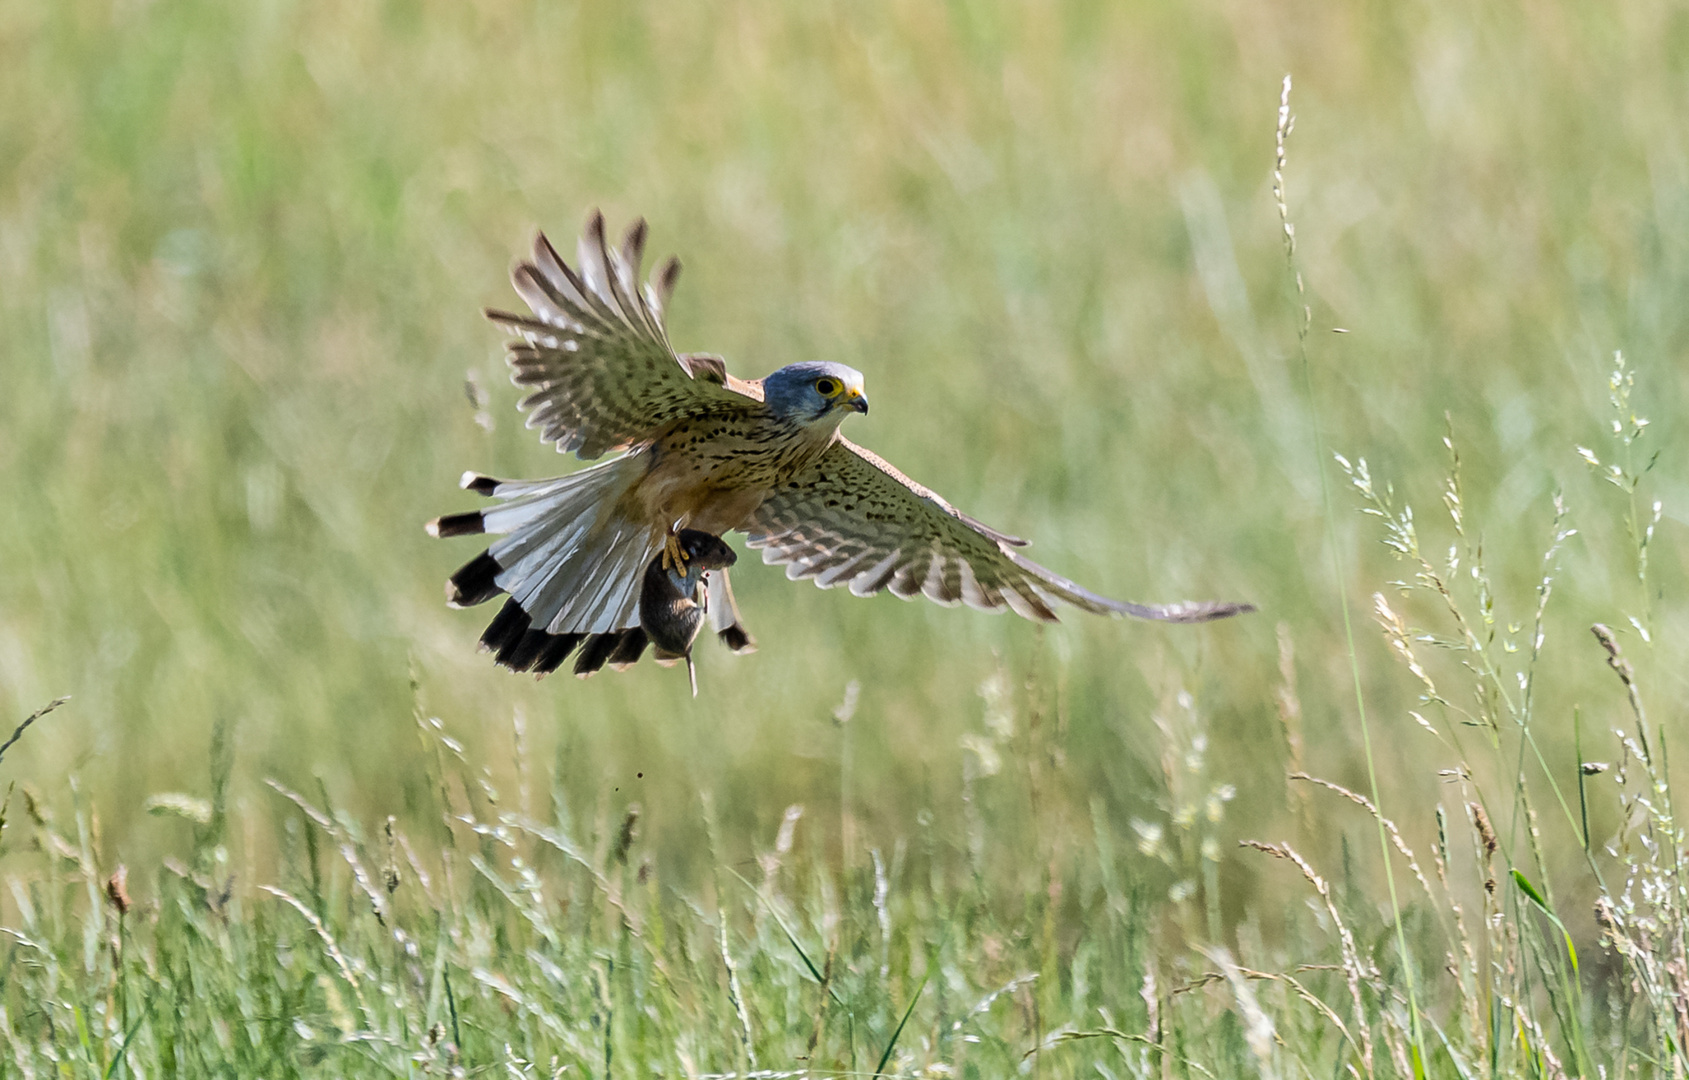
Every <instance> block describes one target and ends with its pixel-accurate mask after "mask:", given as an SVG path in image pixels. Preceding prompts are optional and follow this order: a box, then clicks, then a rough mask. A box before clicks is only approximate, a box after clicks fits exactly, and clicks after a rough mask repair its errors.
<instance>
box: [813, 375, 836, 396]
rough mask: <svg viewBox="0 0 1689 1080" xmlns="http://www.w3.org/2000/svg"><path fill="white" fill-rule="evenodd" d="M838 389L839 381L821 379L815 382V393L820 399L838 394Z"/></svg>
mask: <svg viewBox="0 0 1689 1080" xmlns="http://www.w3.org/2000/svg"><path fill="white" fill-rule="evenodd" d="M839 389H840V387H839V380H837V379H827V378H822V379H816V380H815V392H816V393H817V394H820V395H821V396H822V397H832V396H833V395H834V394H837V393H838V392H839Z"/></svg>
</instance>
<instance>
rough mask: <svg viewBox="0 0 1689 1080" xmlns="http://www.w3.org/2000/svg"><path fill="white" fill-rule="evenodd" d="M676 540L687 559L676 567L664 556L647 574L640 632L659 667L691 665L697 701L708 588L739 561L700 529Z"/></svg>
mask: <svg viewBox="0 0 1689 1080" xmlns="http://www.w3.org/2000/svg"><path fill="white" fill-rule="evenodd" d="M675 539H676V540H677V541H678V543H679V544H680V551H681V554H682V555H684V556H685V559H684V560H682V561H679V562H676V561H675V560H673V559H669V558H665V557H664V556H663V555H659V556H657V557H656V558H655V559H652V560H651V565H650V566H647V567H646V568H645V582H644V584H643V585H641V586H640V590H639V627H640V629H641V630H643V631H645V636H646V637H648V638H650V639H651V645H652V653H653V654H654V655H655V656H656V658H657V663H659V664H673V663H675V662H676V661H679V660H685V661H686V676H687V678H688V679H689V680H691V683H692V696H693V697H697V696H698V670H697V668H695V667H693V666H692V643H693V642H694V641H697V640H698V632H699V631H700V630H702V629H703V628H704V612H705V608H706V607H707V606H708V604H709V591H708V586H707V584H706V582H707V579H708V578H709V573H710V571H711V570H722V571H725V570H726V569H727V568H728V567H729V566H732V565H733V564H734V563H735V562H737V561H738V560H739V556H738V555H737V554H735V553H734V551H733V549H732V548H730V547H728V546H727V544H726V542H725V541H723V540H722V538H721V537H719V536H711V535H710V534H709V533H704V532H699V531H698V530H697V529H682V530H680V533H679V534H678V535H677V536H676V538H675ZM665 554H666V552H665ZM700 590H702V594H701V595H700Z"/></svg>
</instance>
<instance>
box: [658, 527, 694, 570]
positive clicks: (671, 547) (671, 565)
mask: <svg viewBox="0 0 1689 1080" xmlns="http://www.w3.org/2000/svg"><path fill="white" fill-rule="evenodd" d="M679 524H680V523H679V522H675V524H674V525H670V526H669V535H668V538H667V539H666V540H664V541H663V569H664V570H665V571H668V572H670V573H676V574H680V575H681V576H682V577H684V576H685V575H686V560H687V559H688V558H689V557H690V556H688V555H687V554H686V549H685V548H683V547H681V546H680V529H679V527H678V526H679Z"/></svg>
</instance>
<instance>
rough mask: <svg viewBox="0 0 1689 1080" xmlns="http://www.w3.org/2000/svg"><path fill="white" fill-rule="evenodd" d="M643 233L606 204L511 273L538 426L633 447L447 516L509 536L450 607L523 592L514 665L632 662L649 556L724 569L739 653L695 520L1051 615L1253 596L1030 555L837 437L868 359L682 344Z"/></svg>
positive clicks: (883, 578)
mask: <svg viewBox="0 0 1689 1080" xmlns="http://www.w3.org/2000/svg"><path fill="white" fill-rule="evenodd" d="M644 246H645V223H644V222H643V221H635V222H634V223H633V226H632V227H631V228H629V229H628V231H627V233H626V235H625V237H624V238H623V240H622V243H621V245H620V247H619V248H612V247H610V246H609V245H607V244H606V243H605V237H604V219H603V217H602V216H601V215H599V214H598V213H596V212H595V213H594V214H592V216H591V217H590V218H589V219H588V220H587V224H586V228H585V231H584V232H583V233H582V235H581V238H580V242H579V245H578V248H577V251H578V263H579V267H578V269H576V268H572V267H570V266H569V265H568V264H567V263H565V262H564V261H563V260H562V259H561V258H559V257H558V255H557V252H556V250H555V249H554V248H553V247H552V246H551V244H550V242H549V241H547V240H546V238H545V236H544V234H543V233H542V234H540V235H539V236H538V237H537V238H536V240H535V242H534V252H533V257H532V259H531V260H530V261H527V262H522V263H518V264H517V266H516V268H515V269H514V270H513V271H512V272H511V282H512V284H513V285H514V286H515V288H516V292H517V294H518V295H519V296H521V298H522V299H523V300H524V301H525V302H526V303H527V305H528V307H529V309H530V310H531V311H532V312H533V315H532V317H529V316H526V315H515V314H510V313H508V312H503V311H494V310H488V311H487V312H486V315H487V318H489V319H491V320H492V321H493V322H495V323H498V324H499V325H500V326H503V327H505V328H507V329H508V330H510V331H511V332H513V333H514V334H516V335H517V336H516V338H515V339H513V340H512V341H510V342H509V345H508V349H509V353H508V356H507V359H508V361H509V363H510V368H511V378H512V381H513V382H515V383H516V385H517V386H521V387H527V388H529V389H530V390H531V392H530V393H529V394H528V395H527V397H525V398H524V399H523V400H522V402H521V406H520V407H521V408H522V409H523V410H524V411H527V412H528V421H527V423H528V426H529V427H531V428H538V429H539V431H540V434H541V437H542V439H543V440H544V441H546V442H549V443H555V444H556V445H557V449H558V450H559V451H560V452H568V451H573V452H574V453H575V454H576V455H577V456H579V457H580V458H581V459H583V460H589V461H590V460H592V459H594V458H598V457H601V456H602V455H604V454H606V453H615V454H616V456H615V457H613V458H611V459H609V460H608V461H605V462H602V463H601V464H597V465H593V466H591V467H589V468H586V469H582V470H580V471H577V472H573V473H570V474H569V475H567V476H561V477H556V478H553V479H549V480H494V479H492V478H490V477H486V476H481V475H479V474H476V473H466V474H465V475H464V477H463V482H462V486H463V487H465V488H467V489H469V490H471V491H474V492H475V493H476V494H479V495H484V496H490V497H492V498H493V499H495V500H497V502H496V503H495V504H494V505H492V506H490V507H487V508H486V509H482V510H475V511H471V512H469V513H462V514H451V515H447V516H445V517H441V518H437V519H435V520H434V521H431V522H429V523H428V531H429V533H431V534H432V535H434V536H440V537H446V536H463V535H468V534H474V533H488V534H492V535H496V536H498V537H499V539H498V540H497V541H495V542H494V543H493V545H492V546H491V547H490V548H488V549H487V550H486V551H485V552H483V553H482V554H480V555H478V556H476V557H475V558H474V559H472V560H471V561H470V562H469V563H468V564H466V565H465V566H463V567H462V568H461V569H459V570H458V571H457V573H455V574H453V575H452V577H451V580H450V581H449V582H448V583H447V585H446V597H447V600H448V601H449V602H450V603H451V605H452V606H453V607H468V606H470V605H473V604H480V603H483V602H484V601H487V600H490V599H492V598H493V597H494V596H497V595H498V594H500V593H508V594H509V599H508V600H506V601H505V603H504V607H503V609H502V610H500V611H499V613H498V615H497V616H496V617H495V618H494V619H493V621H492V624H491V625H490V626H488V627H487V630H486V632H485V633H484V634H483V635H482V636H481V645H482V647H483V648H485V649H488V650H491V651H492V652H493V653H494V655H495V658H496V660H497V662H498V663H500V664H503V665H504V666H506V667H509V668H511V669H513V670H516V671H531V672H534V673H536V674H538V675H544V674H546V673H548V672H551V671H555V670H556V669H557V667H558V665H560V664H561V663H562V662H563V661H564V659H566V658H567V657H568V656H569V654H570V653H571V652H574V651H575V650H576V649H577V647H578V648H579V649H580V652H579V654H578V655H577V658H576V661H575V665H574V670H575V673H576V674H578V675H588V674H591V673H592V672H594V671H597V670H598V669H600V668H601V667H603V666H604V665H605V664H606V663H609V664H611V665H612V666H616V667H620V666H624V665H627V664H631V663H633V662H635V661H636V660H638V659H639V656H640V654H641V653H642V652H643V651H644V649H645V647H646V645H647V644H648V643H649V641H650V638H651V634H649V633H648V631H647V628H646V627H644V626H643V625H642V623H641V614H640V608H641V595H642V586H643V583H644V581H645V580H646V579H647V571H648V570H650V571H652V572H653V573H664V574H672V575H676V576H675V577H674V579H673V580H674V581H675V583H676V584H681V583H683V582H685V581H690V582H691V584H690V585H683V588H686V589H688V590H690V589H695V588H696V587H697V584H698V577H696V576H693V577H690V578H688V577H687V575H689V574H702V575H703V576H704V577H706V578H707V580H708V584H707V586H705V593H706V599H707V605H706V606H707V607H708V609H709V615H710V620H711V624H712V626H713V627H714V629H715V630H716V632H717V634H718V635H719V637H720V638H721V640H722V641H723V642H724V643H725V644H726V645H727V646H728V647H729V648H730V649H732V650H734V651H735V652H742V651H749V650H750V649H751V648H753V643H752V640H751V638H750V635H749V634H747V633H746V632H745V630H744V629H743V627H742V626H741V625H740V623H739V614H738V610H737V608H736V606H735V604H734V602H733V593H732V588H731V586H730V585H729V583H728V578H727V564H728V563H729V562H731V560H730V559H724V558H722V557H720V555H719V552H716V553H714V554H715V556H716V557H714V558H712V559H710V560H709V562H708V563H707V564H706V565H705V566H704V568H702V569H694V568H689V567H688V566H687V563H688V560H690V559H693V558H695V557H696V556H695V555H694V554H693V553H692V552H691V551H689V550H688V545H687V544H683V543H682V542H681V536H682V535H683V532H682V531H683V530H688V531H691V532H697V533H705V534H710V535H711V536H714V537H720V536H723V535H725V534H726V533H729V532H743V533H746V534H748V537H749V539H748V541H747V543H748V544H749V546H750V547H752V548H755V549H760V550H761V551H762V558H763V561H764V562H766V563H773V564H784V565H785V567H786V576H787V577H788V578H791V579H793V580H799V579H803V578H809V579H812V580H814V581H815V583H816V584H817V585H819V586H821V587H822V588H824V589H826V588H832V587H834V586H839V585H844V586H848V587H849V589H850V591H851V592H852V593H854V594H855V595H857V596H871V595H873V594H874V593H877V592H880V591H882V590H885V589H889V590H891V592H892V593H893V594H894V595H896V596H899V597H903V598H905V599H908V598H911V597H914V596H916V595H917V594H919V595H923V596H926V597H927V598H929V599H931V600H934V601H937V602H938V603H940V604H945V605H954V604H957V603H965V604H967V605H968V606H970V607H974V608H979V609H981V610H984V611H1002V610H1004V609H1005V608H1006V609H1009V610H1011V611H1014V612H1015V613H1016V614H1019V615H1022V616H1025V617H1026V618H1029V619H1039V620H1044V621H1048V622H1054V621H1055V620H1056V613H1055V610H1054V608H1055V605H1056V603H1057V602H1058V601H1060V602H1064V603H1068V604H1072V605H1073V606H1074V607H1077V608H1080V609H1081V610H1084V611H1090V612H1095V613H1097V614H1100V615H1115V616H1123V615H1131V616H1135V617H1137V618H1142V619H1159V620H1161V621H1164V622H1179V623H1190V622H1205V621H1207V620H1209V619H1219V618H1224V617H1226V616H1229V615H1237V614H1240V613H1242V612H1246V611H1251V610H1253V608H1252V607H1251V606H1250V605H1248V604H1236V603H1218V602H1187V603H1179V604H1170V605H1152V604H1134V603H1128V602H1125V601H1120V600H1110V599H1108V598H1106V597H1103V596H1098V595H1097V594H1096V593H1093V592H1090V591H1089V590H1087V589H1084V588H1082V587H1080V586H1079V585H1076V584H1074V583H1073V582H1072V581H1069V580H1068V579H1067V578H1064V577H1062V576H1061V575H1059V574H1056V573H1054V572H1053V571H1050V570H1047V569H1045V568H1044V567H1042V566H1039V565H1038V564H1037V563H1035V562H1033V561H1031V560H1030V559H1028V558H1026V557H1025V556H1024V555H1022V554H1021V553H1020V551H1019V550H1018V549H1019V548H1021V547H1023V546H1025V544H1026V541H1024V540H1020V539H1017V538H1016V537H1013V536H1010V535H1008V534H1007V533H1001V532H998V531H997V530H995V529H992V528H990V527H989V526H987V525H985V524H983V523H981V522H979V521H976V520H974V519H973V518H971V517H969V516H968V515H966V514H964V513H962V512H961V511H959V510H957V509H956V508H955V507H953V506H951V505H950V504H949V503H948V502H946V501H945V500H944V499H943V498H941V497H939V496H938V495H937V494H935V493H934V492H932V491H929V490H928V489H926V488H924V487H922V486H921V485H920V484H917V483H916V482H915V481H913V480H911V479H909V478H908V477H907V476H904V475H903V474H902V473H901V472H899V471H897V469H895V468H893V467H892V466H891V465H890V464H888V463H887V462H885V461H884V460H882V459H881V458H879V457H878V456H877V455H875V454H874V453H872V452H871V451H869V450H866V449H864V448H862V447H860V446H857V445H856V444H855V443H853V442H851V441H850V440H849V439H847V438H845V437H844V436H843V435H841V434H840V433H839V425H840V423H841V422H842V421H843V420H844V419H845V418H846V417H847V416H851V415H854V414H858V413H866V412H867V411H868V399H867V397H866V396H865V395H864V393H863V385H862V375H861V373H860V372H858V371H855V370H853V369H851V368H848V367H846V366H844V365H843V364H834V363H818V362H813V361H808V362H803V363H797V364H790V365H788V366H786V367H783V368H781V369H780V370H778V371H776V372H774V373H773V374H771V375H768V376H767V377H765V378H762V379H757V380H752V381H745V380H742V379H738V378H735V377H733V376H732V375H729V374H728V373H727V369H726V365H725V364H724V362H723V361H722V359H721V358H720V357H718V356H713V355H710V354H704V353H691V354H683V353H676V352H675V351H674V349H673V348H672V347H671V346H670V345H669V339H668V331H667V329H666V328H665V326H664V322H663V308H664V305H665V304H666V303H667V301H668V298H669V296H670V294H671V293H672V291H673V289H674V284H675V279H676V277H677V276H678V275H679V272H680V263H679V262H678V261H677V260H675V259H673V258H671V259H669V260H668V261H667V262H665V263H664V264H663V265H662V266H661V267H660V268H659V269H658V270H657V271H656V273H655V274H654V275H653V276H652V278H651V280H650V281H649V282H648V283H647V284H646V285H645V287H644V289H643V290H641V288H640V285H639V280H638V278H639V273H640V264H641V261H642V255H643V251H644ZM691 547H692V549H693V550H694V551H695V550H698V545H697V543H693V544H692V545H691ZM728 554H729V555H731V550H730V549H729V551H728ZM711 568H713V570H714V572H713V573H711V572H709V569H711ZM695 627H696V623H695V622H694V623H693V629H694V630H695ZM658 633H659V636H661V633H662V631H661V630H659V631H658ZM689 644H690V642H689V641H688V645H689ZM669 651H670V652H674V651H680V650H674V649H673V648H672V645H671V646H670V647H669Z"/></svg>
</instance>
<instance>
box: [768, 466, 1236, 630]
mask: <svg viewBox="0 0 1689 1080" xmlns="http://www.w3.org/2000/svg"><path fill="white" fill-rule="evenodd" d="M745 531H746V532H747V533H749V534H750V540H749V543H750V546H751V547H753V548H761V549H762V558H763V561H764V562H767V563H774V564H781V563H783V564H785V565H786V576H787V577H789V578H792V579H793V580H799V579H803V578H812V579H814V581H815V583H816V584H817V585H819V586H821V587H822V588H824V589H828V588H833V587H835V586H838V585H848V586H849V587H850V591H851V592H853V593H855V594H856V595H857V596H871V595H873V594H874V593H877V592H880V591H881V590H882V589H890V590H891V591H892V592H893V593H894V594H896V595H898V596H901V597H904V598H905V599H908V598H910V597H913V596H915V595H916V594H917V593H919V594H922V595H924V596H926V597H928V598H929V599H932V600H936V601H937V602H939V603H941V604H946V605H950V604H956V603H966V604H967V605H968V606H970V607H974V608H979V609H981V610H984V611H1001V610H1003V609H1004V608H1009V609H1011V610H1013V611H1015V612H1016V613H1018V614H1020V615H1024V616H1025V617H1027V618H1029V619H1041V620H1045V621H1049V622H1054V621H1055V619H1056V614H1055V612H1054V610H1052V605H1053V604H1054V603H1055V602H1056V601H1065V602H1066V603H1069V604H1072V605H1074V606H1075V607H1078V608H1082V609H1083V610H1085V611H1091V612H1096V613H1097V614H1100V615H1132V616H1136V617H1137V618H1140V619H1159V620H1162V621H1164V622H1206V621H1208V620H1209V619H1220V618H1225V617H1226V616H1228V615H1237V614H1241V613H1242V612H1245V611H1250V610H1253V609H1252V608H1251V607H1250V605H1248V604H1231V603H1218V602H1187V603H1181V604H1168V605H1153V604H1133V603H1128V602H1125V601H1120V600H1110V599H1108V598H1107V597H1104V596H1098V595H1097V594H1096V593H1093V592H1091V591H1089V590H1087V589H1084V588H1082V587H1080V586H1079V585H1076V584H1074V583H1073V582H1071V581H1069V580H1068V579H1067V578H1064V577H1062V576H1061V575H1059V574H1056V573H1054V572H1053V571H1051V570H1047V569H1045V568H1044V567H1042V566H1039V565H1038V564H1037V563H1035V562H1033V561H1032V560H1030V559H1028V558H1026V557H1025V556H1023V555H1021V554H1020V552H1018V551H1016V550H1015V548H1016V547H1020V546H1023V545H1024V544H1025V541H1024V540H1018V539H1016V538H1015V537H1012V536H1008V535H1006V534H1004V533H999V532H996V531H995V530H993V529H990V528H988V527H987V526H985V525H983V524H981V523H980V522H978V521H975V520H974V519H972V518H970V517H968V516H967V515H965V514H963V513H961V512H960V511H958V510H956V509H955V508H954V507H952V506H951V505H950V504H949V503H947V502H945V501H944V499H942V498H940V497H939V496H938V495H936V494H934V493H933V492H931V491H929V490H928V489H926V488H924V487H922V486H921V485H920V484H917V483H915V481H913V480H911V479H909V478H908V477H907V476H904V475H903V474H902V473H900V472H898V471H897V469H895V468H893V467H892V466H891V465H890V464H889V463H887V462H886V461H884V460H882V459H881V458H880V457H879V456H877V455H875V454H874V453H872V452H870V451H868V450H865V449H863V448H862V447H860V446H857V445H856V444H854V443H852V442H851V441H850V440H848V439H845V438H842V437H841V438H840V439H838V440H837V441H836V442H835V443H834V444H833V446H832V447H830V448H829V449H828V450H827V451H826V453H824V454H823V455H822V456H821V457H820V459H819V460H817V461H816V462H815V464H813V465H811V466H809V467H808V468H807V469H805V470H803V471H802V472H800V473H799V474H798V475H797V476H795V477H793V478H792V479H791V480H790V481H788V482H787V483H785V484H783V485H781V487H780V488H779V489H777V490H776V491H775V492H773V493H772V494H771V495H770V496H769V497H768V498H767V499H766V500H765V501H764V502H763V504H762V505H761V507H759V508H758V509H757V511H756V513H754V514H753V515H752V516H751V519H750V521H749V522H747V523H746V525H745Z"/></svg>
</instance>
